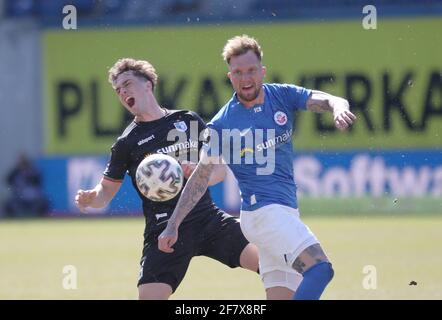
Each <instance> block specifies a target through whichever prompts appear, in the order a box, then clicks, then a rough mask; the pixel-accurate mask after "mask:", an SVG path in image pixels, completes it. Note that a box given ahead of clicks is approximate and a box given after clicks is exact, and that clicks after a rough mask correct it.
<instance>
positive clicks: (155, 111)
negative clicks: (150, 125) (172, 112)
mask: <svg viewBox="0 0 442 320" xmlns="http://www.w3.org/2000/svg"><path fill="white" fill-rule="evenodd" d="M146 109H147V110H146V112H143V113H142V114H140V115H136V116H135V122H148V121H155V120H158V119H161V118H163V117H164V116H165V115H166V109H164V108H161V107H160V105H159V104H158V103H155V104H154V105H153V106H150V107H147V108H146Z"/></svg>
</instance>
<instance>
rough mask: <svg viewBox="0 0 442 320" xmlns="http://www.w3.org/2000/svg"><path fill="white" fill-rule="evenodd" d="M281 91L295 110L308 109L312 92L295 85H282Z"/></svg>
mask: <svg viewBox="0 0 442 320" xmlns="http://www.w3.org/2000/svg"><path fill="white" fill-rule="evenodd" d="M280 90H282V92H283V93H284V98H285V99H286V100H287V102H288V105H289V106H290V107H292V108H293V110H306V109H307V100H308V98H310V96H311V94H312V90H310V89H306V88H303V87H299V86H297V85H294V84H281V85H280Z"/></svg>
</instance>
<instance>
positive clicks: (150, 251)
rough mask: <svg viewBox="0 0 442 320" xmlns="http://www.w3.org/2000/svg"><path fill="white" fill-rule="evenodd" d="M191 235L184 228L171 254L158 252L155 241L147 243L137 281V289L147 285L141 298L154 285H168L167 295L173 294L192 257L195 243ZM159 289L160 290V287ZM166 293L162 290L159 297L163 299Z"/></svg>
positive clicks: (165, 289) (165, 290)
mask: <svg viewBox="0 0 442 320" xmlns="http://www.w3.org/2000/svg"><path fill="white" fill-rule="evenodd" d="M191 233H192V232H191V230H188V228H184V230H183V232H180V235H179V238H178V241H177V242H176V244H175V245H174V251H173V252H172V253H165V252H163V251H161V250H159V249H158V242H157V241H156V240H153V241H151V242H149V243H148V244H147V245H146V246H145V247H144V249H143V257H142V259H141V262H140V274H139V279H138V287H139V288H140V287H141V286H143V285H148V286H144V287H143V296H146V295H147V294H148V293H147V291H148V289H150V288H152V287H155V284H165V285H168V286H169V287H170V288H171V292H170V293H169V295H170V294H171V293H173V292H175V290H176V289H177V288H178V286H179V285H180V283H181V281H182V280H183V278H184V276H185V274H186V272H187V269H188V267H189V264H190V260H191V259H192V257H193V256H194V252H195V241H194V237H193V236H192V234H191ZM153 239H156V237H154V238H153ZM159 287H160V288H162V286H159ZM167 293H168V290H167V288H162V290H161V296H162V297H164V296H165V295H166V294H167Z"/></svg>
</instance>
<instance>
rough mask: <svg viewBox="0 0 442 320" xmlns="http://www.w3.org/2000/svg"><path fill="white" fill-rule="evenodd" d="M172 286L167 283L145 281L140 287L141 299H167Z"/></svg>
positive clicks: (139, 294)
mask: <svg viewBox="0 0 442 320" xmlns="http://www.w3.org/2000/svg"><path fill="white" fill-rule="evenodd" d="M171 294H172V287H171V286H170V285H169V284H167V283H145V284H142V285H140V286H139V287H138V299H139V300H167V299H169V297H170V296H171Z"/></svg>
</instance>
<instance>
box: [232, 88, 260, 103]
mask: <svg viewBox="0 0 442 320" xmlns="http://www.w3.org/2000/svg"><path fill="white" fill-rule="evenodd" d="M254 89H255V90H254V91H253V92H252V93H249V94H247V95H244V94H242V93H241V91H239V92H237V93H238V96H239V97H240V98H241V100H243V101H247V102H250V101H253V100H255V99H256V98H258V96H259V93H260V90H261V87H258V88H257V87H256V86H254Z"/></svg>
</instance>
